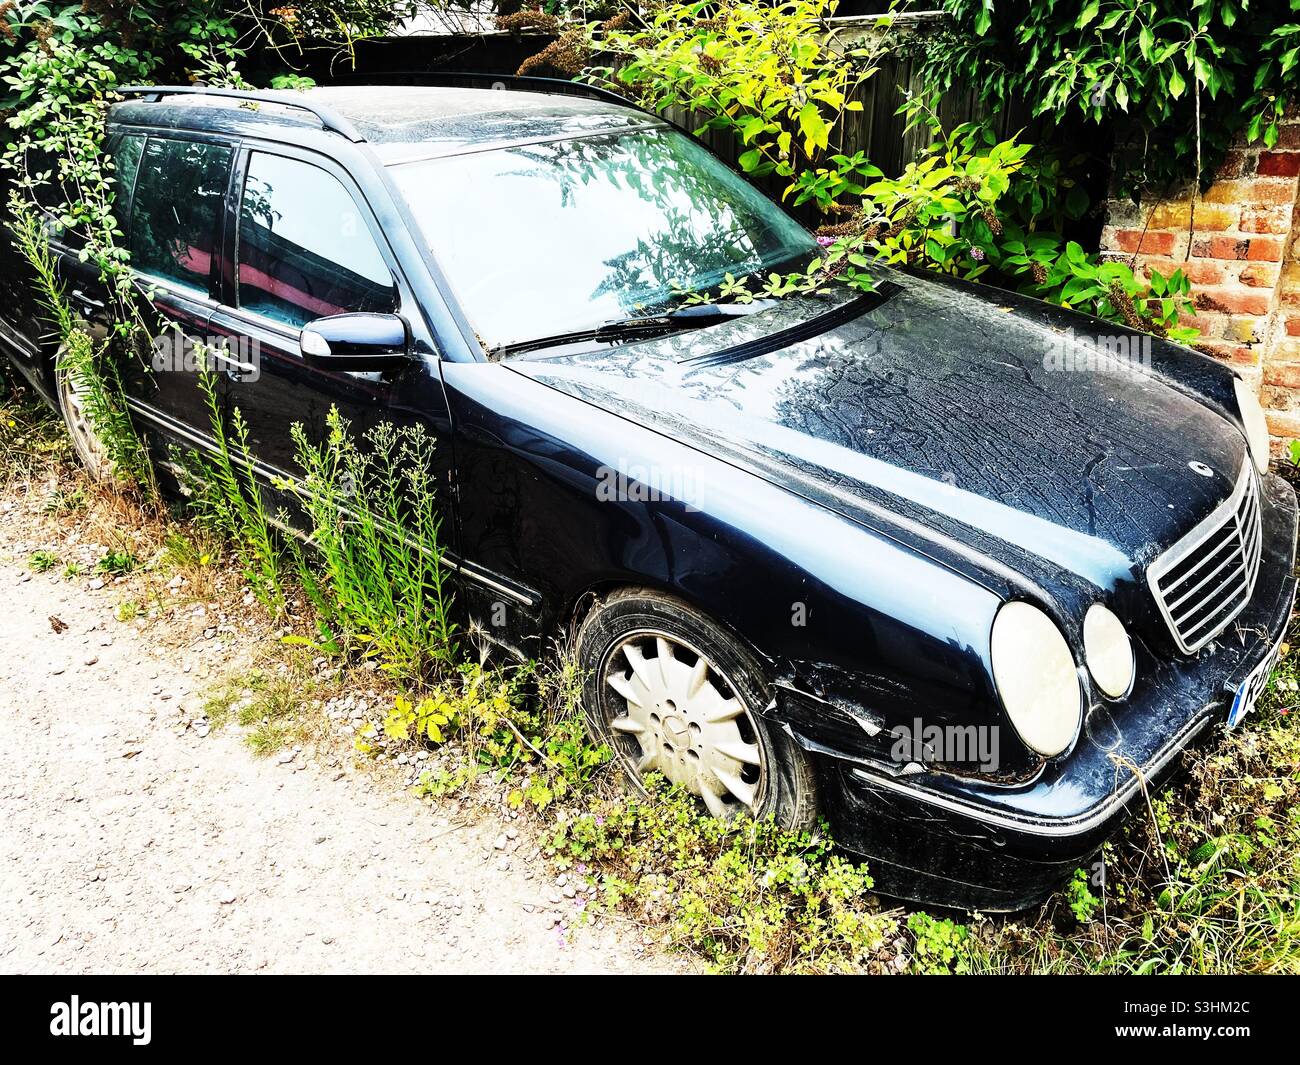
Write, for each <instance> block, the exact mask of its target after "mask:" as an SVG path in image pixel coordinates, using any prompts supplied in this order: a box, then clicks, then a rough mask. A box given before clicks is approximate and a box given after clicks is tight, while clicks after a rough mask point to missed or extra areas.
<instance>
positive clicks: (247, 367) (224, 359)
mask: <svg viewBox="0 0 1300 1065" xmlns="http://www.w3.org/2000/svg"><path fill="white" fill-rule="evenodd" d="M209 354H210V355H211V357H212V361H213V362H215V363H217V365H219V366H220V367H221V371H222V373H224V374H225V375H226V376H227V377H229V378H230V379H231V380H232V381H242V380H243V379H244V374H247V373H252V372H253V371H254V370H256V369H257V367H256V366H254V365H253V364H252V363H251V362H240V361H239V360H238V359H236V358H233V357H232V356H231V355H229V354H227V353H226V351H224V350H223V349H221V348H216V349H214V350H212V351H210V352H209Z"/></svg>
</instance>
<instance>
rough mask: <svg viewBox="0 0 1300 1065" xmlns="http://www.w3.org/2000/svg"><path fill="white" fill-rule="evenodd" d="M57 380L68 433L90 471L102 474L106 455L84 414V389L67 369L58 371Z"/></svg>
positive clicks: (104, 469) (106, 465)
mask: <svg viewBox="0 0 1300 1065" xmlns="http://www.w3.org/2000/svg"><path fill="white" fill-rule="evenodd" d="M58 380H59V393H60V399H61V400H62V402H63V410H64V413H65V417H66V419H67V423H68V433H69V435H70V436H71V437H72V441H73V443H74V444H75V445H76V448H77V451H78V452H79V453H80V454H81V457H82V459H83V460H84V461H85V463H86V465H87V466H88V467H90V470H91V472H92V473H94V474H95V475H96V476H103V475H104V474H105V473H106V472H107V470H108V465H109V463H108V455H107V454H106V453H105V451H104V446H103V444H101V443H100V442H99V437H98V436H96V435H95V430H94V429H93V428H92V427H91V424H90V418H89V416H88V415H87V414H86V403H85V393H84V390H83V389H82V388H80V387H79V386H78V384H77V382H76V380H75V376H74V375H73V374H72V373H70V372H68V371H67V370H62V369H60V370H59V371H58Z"/></svg>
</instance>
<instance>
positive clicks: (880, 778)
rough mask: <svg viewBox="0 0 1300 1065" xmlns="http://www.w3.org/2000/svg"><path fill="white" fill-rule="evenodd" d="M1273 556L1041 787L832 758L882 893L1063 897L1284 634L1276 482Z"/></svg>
mask: <svg viewBox="0 0 1300 1065" xmlns="http://www.w3.org/2000/svg"><path fill="white" fill-rule="evenodd" d="M1263 502H1264V507H1263V515H1262V516H1263V520H1264V536H1263V558H1262V559H1261V563H1260V571H1259V577H1258V580H1257V582H1256V586H1255V591H1254V595H1253V596H1252V599H1251V602H1250V605H1249V606H1248V607H1247V608H1246V610H1245V611H1244V612H1243V613H1242V614H1241V616H1240V617H1238V618H1237V620H1236V621H1235V622H1234V623H1233V624H1232V625H1230V626H1229V627H1228V629H1227V630H1225V631H1224V632H1223V633H1222V634H1221V635H1220V636H1219V637H1218V638H1216V639H1215V641H1214V642H1213V643H1211V644H1209V645H1207V646H1206V647H1205V648H1203V649H1202V650H1201V651H1200V652H1199V653H1198V654H1197V655H1196V656H1195V657H1194V658H1190V659H1178V660H1171V661H1167V662H1165V663H1163V664H1162V665H1161V666H1160V667H1159V668H1158V670H1157V671H1156V673H1155V675H1154V676H1153V677H1152V678H1151V682H1150V683H1149V685H1148V686H1147V687H1146V689H1145V690H1146V695H1145V697H1144V698H1141V699H1137V700H1130V701H1127V702H1125V703H1124V704H1122V705H1119V706H1115V705H1107V704H1099V705H1096V706H1093V707H1091V708H1090V709H1089V711H1088V714H1087V716H1086V718H1085V720H1084V729H1083V734H1082V736H1081V737H1080V739H1079V742H1078V744H1077V745H1076V747H1075V749H1074V750H1073V751H1072V752H1071V753H1070V755H1069V756H1068V757H1066V758H1065V759H1063V760H1062V761H1061V762H1060V763H1059V764H1049V766H1048V767H1047V768H1046V769H1045V770H1044V772H1043V773H1041V774H1040V775H1039V776H1038V777H1037V778H1036V779H1034V780H1033V781H1032V782H1031V783H1028V784H1025V785H1022V786H1017V787H1004V786H997V785H992V784H987V783H985V782H982V781H977V780H971V779H968V778H961V777H955V776H951V775H946V774H941V773H921V774H917V775H914V776H908V777H899V776H896V775H891V774H889V773H887V772H884V771H877V770H875V769H872V768H869V767H864V766H861V765H851V764H849V763H844V762H828V763H827V764H826V765H825V767H824V770H823V780H822V785H823V794H824V795H825V796H826V799H827V801H828V805H829V806H830V812H831V816H832V820H833V821H834V823H835V826H836V838H837V839H838V840H839V842H840V844H841V845H842V846H844V847H845V848H846V849H847V850H850V851H854V852H857V853H860V854H863V855H866V856H867V857H868V858H869V860H870V864H871V870H872V876H873V877H874V879H875V881H876V886H877V888H878V890H880V891H883V892H885V893H886V894H890V895H895V896H898V897H900V898H906V899H913V900H917V901H923V902H929V903H941V904H945V905H952V906H960V907H963V908H966V909H979V910H984V911H988V912H997V911H1013V910H1019V909H1024V908H1025V907H1027V906H1031V905H1033V904H1034V903H1037V902H1040V901H1042V900H1043V899H1044V898H1045V897H1047V896H1048V895H1049V894H1051V892H1052V891H1054V890H1056V888H1058V887H1059V886H1060V884H1061V882H1062V881H1063V880H1064V879H1065V878H1067V877H1068V876H1069V875H1070V874H1071V873H1072V872H1073V871H1074V870H1075V869H1076V868H1079V867H1081V866H1084V865H1086V864H1087V862H1088V859H1089V858H1090V857H1091V856H1092V855H1093V854H1094V853H1095V852H1096V851H1097V849H1098V848H1099V847H1100V846H1101V844H1102V843H1103V842H1105V840H1106V839H1107V838H1108V837H1109V836H1110V835H1112V834H1113V833H1114V832H1115V830H1116V829H1117V828H1118V827H1119V826H1120V825H1121V824H1122V823H1123V821H1124V820H1125V818H1126V816H1127V815H1128V814H1129V813H1130V812H1131V811H1132V809H1133V808H1134V807H1135V806H1136V805H1137V804H1139V803H1140V802H1141V801H1142V795H1143V790H1144V788H1145V789H1146V791H1147V792H1148V793H1150V792H1151V791H1153V790H1154V789H1155V788H1158V787H1160V786H1161V785H1162V784H1163V783H1164V782H1165V781H1166V780H1168V778H1169V777H1170V776H1171V775H1172V773H1173V772H1174V770H1175V769H1176V767H1177V766H1178V764H1179V757H1178V756H1179V755H1180V754H1181V753H1182V751H1183V750H1185V749H1186V748H1187V747H1188V746H1190V745H1191V744H1192V743H1194V742H1195V741H1197V740H1198V739H1199V738H1203V737H1206V736H1208V735H1209V734H1210V733H1212V731H1213V729H1214V727H1215V726H1216V725H1220V724H1223V723H1224V722H1225V721H1226V720H1227V715H1228V710H1229V708H1230V707H1231V705H1232V700H1233V695H1234V693H1235V691H1236V689H1237V687H1238V686H1239V685H1240V684H1241V682H1242V681H1243V680H1244V679H1245V678H1246V677H1247V676H1248V675H1249V674H1250V672H1251V670H1252V669H1254V668H1255V666H1257V665H1258V664H1260V663H1261V662H1263V661H1264V660H1265V659H1266V658H1267V657H1268V656H1269V655H1270V654H1271V653H1272V651H1273V649H1274V648H1275V647H1276V646H1277V644H1278V642H1279V641H1280V640H1281V639H1282V637H1283V635H1284V633H1285V631H1286V626H1287V622H1288V620H1289V618H1290V615H1291V609H1292V605H1293V603H1294V600H1295V594H1296V579H1295V577H1294V576H1293V571H1294V568H1295V545H1296V523H1297V507H1296V497H1295V493H1294V492H1293V491H1292V490H1291V487H1290V486H1289V485H1288V484H1287V483H1286V482H1285V481H1283V480H1281V478H1278V477H1275V476H1271V477H1267V478H1265V479H1264V482H1263Z"/></svg>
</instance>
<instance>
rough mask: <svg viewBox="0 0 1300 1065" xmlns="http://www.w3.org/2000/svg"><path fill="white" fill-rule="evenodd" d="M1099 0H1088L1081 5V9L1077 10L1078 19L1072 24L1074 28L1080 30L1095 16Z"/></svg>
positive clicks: (1099, 4)
mask: <svg viewBox="0 0 1300 1065" xmlns="http://www.w3.org/2000/svg"><path fill="white" fill-rule="evenodd" d="M1100 6H1101V3H1100V0H1088V2H1087V3H1086V4H1084V5H1083V10H1082V11H1080V12H1079V21H1078V22H1076V23H1075V24H1074V28H1075V29H1076V30H1081V29H1083V28H1084V26H1086V25H1088V23H1089V22H1091V21H1092V20H1093V19H1095V18H1096V17H1097V11H1098V9H1099V8H1100Z"/></svg>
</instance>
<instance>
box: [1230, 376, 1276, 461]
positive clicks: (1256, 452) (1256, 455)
mask: <svg viewBox="0 0 1300 1065" xmlns="http://www.w3.org/2000/svg"><path fill="white" fill-rule="evenodd" d="M1232 387H1233V389H1234V390H1235V391H1236V393H1237V409H1238V410H1239V411H1240V412H1241V424H1242V425H1243V426H1245V429H1246V443H1247V444H1248V445H1249V446H1250V457H1251V458H1252V459H1254V460H1255V469H1257V470H1259V473H1260V476H1261V477H1262V476H1263V475H1264V474H1266V473H1268V422H1267V421H1266V420H1265V418H1264V408H1263V407H1261V406H1260V405H1259V397H1258V396H1256V395H1255V393H1254V392H1252V391H1251V390H1250V386H1249V385H1247V384H1246V382H1245V381H1243V380H1242V379H1241V378H1240V377H1236V378H1233V381H1232Z"/></svg>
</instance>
